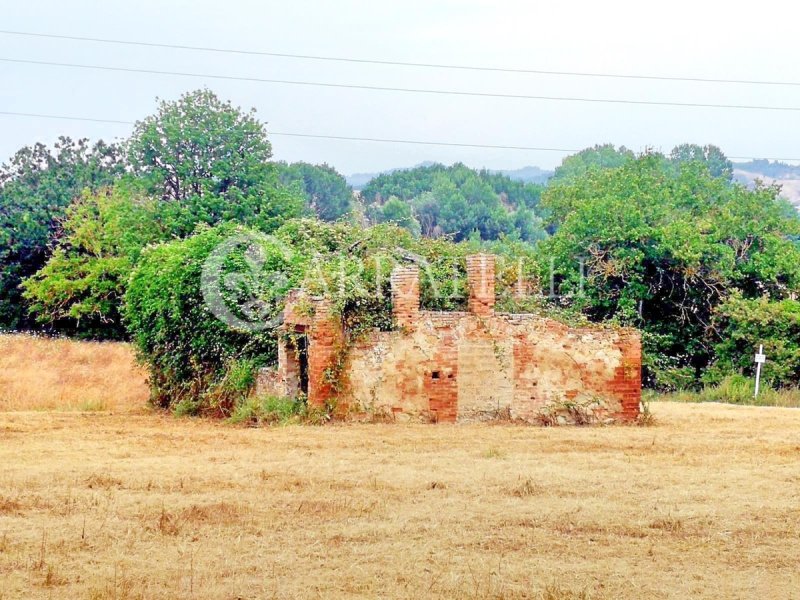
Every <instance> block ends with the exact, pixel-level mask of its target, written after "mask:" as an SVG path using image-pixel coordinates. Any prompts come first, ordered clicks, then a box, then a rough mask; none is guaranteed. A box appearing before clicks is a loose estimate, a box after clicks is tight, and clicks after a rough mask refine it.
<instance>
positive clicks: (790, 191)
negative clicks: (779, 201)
mask: <svg viewBox="0 0 800 600" xmlns="http://www.w3.org/2000/svg"><path fill="white" fill-rule="evenodd" d="M733 178H734V179H735V180H736V181H739V182H741V183H744V184H745V185H748V186H753V185H754V184H755V181H756V180H757V179H760V180H761V181H763V182H764V183H767V184H772V183H777V184H778V185H780V186H781V196H782V197H783V198H786V199H787V200H788V201H789V202H791V203H792V204H794V205H795V206H796V207H797V208H798V209H800V166H797V165H790V164H787V163H782V162H777V161H776V162H770V161H768V160H751V161H750V162H745V163H739V162H735V163H733Z"/></svg>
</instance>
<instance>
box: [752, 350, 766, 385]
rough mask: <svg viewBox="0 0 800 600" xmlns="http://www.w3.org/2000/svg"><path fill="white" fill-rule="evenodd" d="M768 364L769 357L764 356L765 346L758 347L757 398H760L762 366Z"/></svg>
mask: <svg viewBox="0 0 800 600" xmlns="http://www.w3.org/2000/svg"><path fill="white" fill-rule="evenodd" d="M765 362H767V357H766V355H765V354H764V345H763V344H761V345H760V346H759V347H758V354H756V394H755V396H754V397H755V398H758V388H759V387H761V365H763V364H764V363H765Z"/></svg>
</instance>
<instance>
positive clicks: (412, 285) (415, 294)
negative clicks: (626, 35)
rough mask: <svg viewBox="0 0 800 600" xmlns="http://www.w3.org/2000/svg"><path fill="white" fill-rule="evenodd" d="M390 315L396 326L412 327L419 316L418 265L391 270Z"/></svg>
mask: <svg viewBox="0 0 800 600" xmlns="http://www.w3.org/2000/svg"><path fill="white" fill-rule="evenodd" d="M391 281H392V316H393V317H394V322H395V324H396V325H397V326H398V327H405V328H408V329H410V328H413V327H414V326H415V325H416V323H417V319H418V318H419V267H417V266H416V265H414V266H408V267H397V268H395V269H394V271H392V280H391Z"/></svg>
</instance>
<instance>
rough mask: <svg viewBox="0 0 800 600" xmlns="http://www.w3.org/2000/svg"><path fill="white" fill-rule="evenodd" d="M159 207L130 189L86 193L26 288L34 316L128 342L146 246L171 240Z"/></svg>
mask: <svg viewBox="0 0 800 600" xmlns="http://www.w3.org/2000/svg"><path fill="white" fill-rule="evenodd" d="M158 207H159V203H158V202H157V201H156V200H154V199H150V198H147V197H146V196H142V195H141V194H139V193H137V191H136V190H135V189H134V188H131V187H130V186H121V185H117V186H116V187H113V188H105V189H103V190H100V191H98V192H89V191H86V192H84V194H83V196H82V198H80V199H79V200H78V201H76V202H75V203H74V204H73V205H71V206H70V207H69V209H68V210H67V214H66V219H65V221H64V224H63V236H62V237H61V239H60V240H59V243H58V246H57V247H56V249H55V251H54V252H53V253H52V255H51V256H50V258H49V259H48V261H47V263H46V264H45V265H44V266H43V267H42V268H41V269H40V270H39V271H37V272H36V274H35V275H33V276H32V277H30V278H28V279H26V280H25V282H24V283H23V284H22V287H23V289H24V297H25V299H26V300H27V301H28V302H29V304H30V312H31V314H33V315H35V316H36V318H37V320H38V321H39V322H40V323H43V324H47V325H49V326H51V327H53V326H57V327H58V329H60V330H62V331H69V332H71V333H74V334H77V335H79V336H88V337H94V338H111V339H122V338H124V337H125V328H124V327H123V324H122V319H121V315H120V304H121V301H122V296H123V294H124V293H125V288H126V285H127V281H128V278H129V277H130V274H131V272H132V271H133V267H134V265H135V264H136V262H137V261H138V259H139V256H140V255H141V253H142V250H143V249H144V247H145V246H146V245H147V244H149V243H151V242H157V241H162V240H165V239H167V238H168V237H169V228H168V225H167V224H165V223H164V222H163V220H162V219H161V218H160V215H159V214H158Z"/></svg>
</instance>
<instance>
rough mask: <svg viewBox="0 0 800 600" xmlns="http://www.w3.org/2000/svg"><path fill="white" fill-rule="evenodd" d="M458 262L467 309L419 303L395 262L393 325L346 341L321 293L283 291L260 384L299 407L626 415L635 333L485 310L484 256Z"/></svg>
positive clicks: (631, 396) (409, 274)
mask: <svg viewBox="0 0 800 600" xmlns="http://www.w3.org/2000/svg"><path fill="white" fill-rule="evenodd" d="M467 271H468V282H469V302H468V311H467V312H433V311H425V310H420V293H419V290H420V283H419V269H418V268H417V267H416V266H407V267H400V268H397V269H395V271H394V272H393V273H392V279H391V285H392V301H393V317H394V321H395V325H396V327H395V330H394V331H377V330H376V331H374V332H372V333H370V334H368V335H367V336H366V337H364V336H361V337H360V338H359V339H357V340H349V341H348V340H346V339H345V334H344V328H343V326H342V323H341V322H340V321H339V320H338V319H337V318H336V317H335V316H334V315H333V313H332V312H331V305H330V302H329V301H328V300H326V299H314V300H313V301H310V300H308V299H306V300H302V301H301V298H304V296H303V294H302V292H299V293H297V294H294V295H293V296H292V297H290V299H289V301H288V302H287V306H286V309H285V311H284V323H283V325H282V328H283V332H284V335H282V336H280V343H279V366H278V368H277V370H275V371H273V372H272V374H271V376H269V377H268V378H267V379H268V380H269V384H270V385H271V387H272V389H273V390H276V392H277V393H281V394H283V395H288V396H295V395H297V394H299V393H301V392H303V393H306V394H307V395H308V403H309V405H310V406H324V405H326V404H331V403H335V404H336V406H337V410H339V411H343V412H344V411H346V412H348V413H350V414H367V415H369V414H382V415H389V416H393V417H394V418H395V419H408V418H412V419H425V420H431V421H437V422H454V421H457V420H469V419H486V418H492V417H506V418H513V419H520V420H526V421H532V422H536V421H539V422H560V423H564V422H570V421H572V422H575V421H580V420H584V419H586V418H591V419H593V420H600V421H606V420H612V419H614V420H632V419H635V418H636V417H637V415H638V414H639V403H640V399H641V341H640V338H639V335H638V333H637V332H636V331H634V330H629V329H610V328H602V327H581V328H572V327H569V326H567V325H564V324H562V323H560V322H558V321H555V320H552V319H548V318H544V317H542V316H538V315H533V314H504V313H496V312H495V310H494V305H495V290H494V282H495V273H494V257H493V256H490V255H474V256H470V257H468V258H467ZM301 302H302V304H303V306H305V308H304V309H303V310H300V309H299V307H300V306H301ZM309 302H310V304H311V305H312V306H313V310H308V303H309ZM332 374H336V375H335V377H336V378H337V380H336V381H332ZM547 419H551V421H547Z"/></svg>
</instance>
